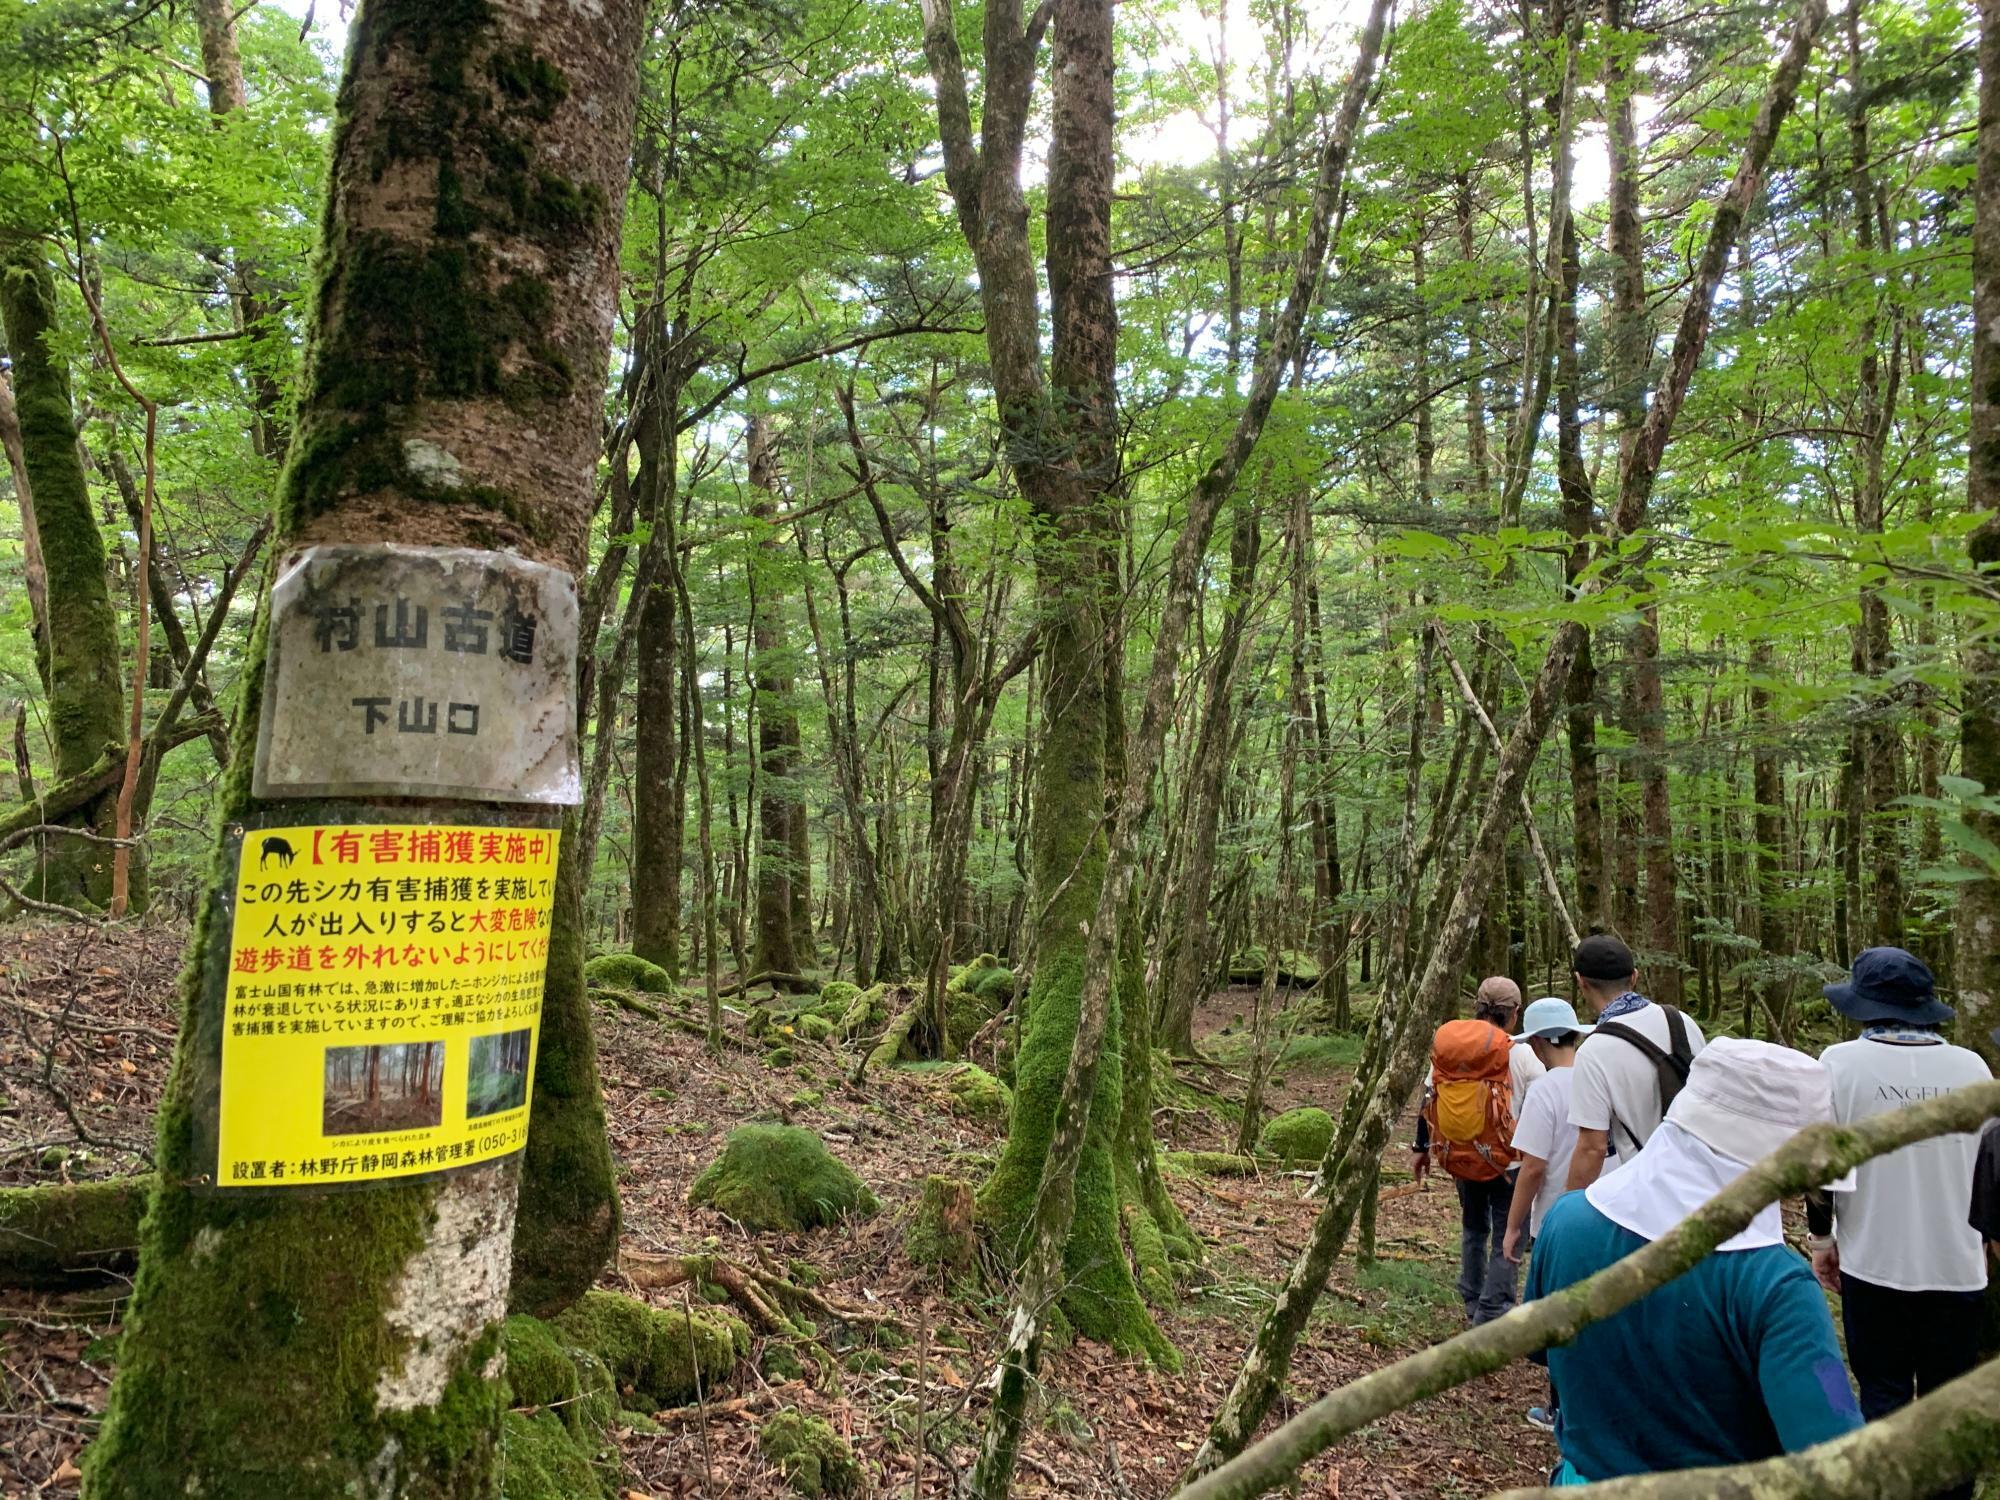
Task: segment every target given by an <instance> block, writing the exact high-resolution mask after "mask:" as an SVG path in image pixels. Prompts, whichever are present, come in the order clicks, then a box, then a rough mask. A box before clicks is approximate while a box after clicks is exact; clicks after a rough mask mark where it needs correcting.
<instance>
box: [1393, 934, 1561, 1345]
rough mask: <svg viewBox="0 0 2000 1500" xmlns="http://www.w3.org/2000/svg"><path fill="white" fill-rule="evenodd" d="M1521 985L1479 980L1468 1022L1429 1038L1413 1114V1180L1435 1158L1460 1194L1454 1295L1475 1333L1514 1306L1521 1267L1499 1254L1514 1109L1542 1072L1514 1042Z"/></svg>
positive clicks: (1499, 978)
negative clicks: (1426, 1072) (1426, 1070)
mask: <svg viewBox="0 0 2000 1500" xmlns="http://www.w3.org/2000/svg"><path fill="white" fill-rule="evenodd" d="M1520 1010H1521V987H1520V986H1519V985H1517V984H1515V983H1514V981H1513V980H1511V979H1508V978H1507V977H1505V976H1504V975H1497V974H1496V975H1494V976H1493V977H1492V978H1489V979H1482V980H1481V981H1480V982H1479V993H1478V998H1477V999H1476V1001H1475V1002H1474V1007H1473V1012H1472V1019H1471V1020H1469V1021H1447V1022H1445V1023H1444V1025H1442V1026H1440V1027H1439V1028H1438V1029H1437V1034H1436V1035H1435V1036H1433V1037H1432V1038H1431V1071H1430V1076H1429V1077H1427V1078H1426V1079H1425V1080H1424V1104H1423V1109H1422V1111H1421V1113H1420V1114H1419V1115H1418V1117H1417V1144H1416V1157H1415V1160H1414V1161H1413V1162H1412V1164H1411V1175H1412V1176H1413V1177H1415V1179H1416V1180H1417V1181H1418V1182H1422V1181H1423V1180H1424V1174H1425V1173H1426V1172H1427V1171H1429V1170H1430V1166H1431V1162H1432V1159H1433V1157H1435V1158H1436V1161H1437V1164H1438V1165H1439V1166H1441V1167H1443V1168H1444V1170H1445V1171H1446V1172H1447V1173H1449V1174H1450V1175H1451V1179H1452V1184H1453V1186H1455V1187H1456V1188H1457V1189H1458V1209H1459V1262H1458V1296H1459V1300H1460V1301H1461V1302H1463V1303H1464V1304H1465V1316H1466V1319H1467V1321H1468V1322H1470V1323H1471V1324H1472V1325H1473V1326H1474V1327H1477V1326H1478V1325H1480V1324H1481V1323H1490V1322H1491V1321H1492V1320H1493V1319H1495V1318H1497V1317H1499V1316H1500V1315H1501V1314H1502V1313H1504V1312H1506V1311H1507V1310H1508V1309H1509V1308H1511V1307H1512V1306H1513V1305H1514V1287H1515V1281H1516V1273H1517V1267H1516V1266H1515V1264H1514V1263H1513V1262H1512V1261H1510V1260H1508V1259H1507V1257H1506V1256H1505V1255H1503V1254H1502V1253H1501V1241H1502V1239H1503V1238H1504V1237H1505V1235H1506V1232H1507V1210H1508V1206H1509V1204H1510V1203H1511V1202H1512V1200H1513V1190H1514V1180H1513V1176H1512V1172H1513V1168H1514V1152H1513V1148H1512V1140H1513V1135H1514V1107H1515V1103H1516V1101H1517V1100H1519V1099H1520V1098H1521V1097H1522V1096H1523V1095H1524V1094H1526V1093H1527V1092H1528V1091H1529V1086H1530V1085H1531V1084H1533V1083H1534V1081H1535V1079H1536V1078H1538V1077H1539V1076H1540V1075H1541V1072H1542V1066H1541V1064H1540V1063H1539V1062H1538V1061H1537V1060H1536V1058H1535V1056H1534V1054H1533V1053H1532V1052H1530V1051H1529V1050H1528V1048H1526V1047H1517V1046H1515V1045H1514V1038H1513V1035H1512V1032H1513V1029H1514V1019H1515V1017H1516V1016H1518V1015H1519V1014H1520Z"/></svg>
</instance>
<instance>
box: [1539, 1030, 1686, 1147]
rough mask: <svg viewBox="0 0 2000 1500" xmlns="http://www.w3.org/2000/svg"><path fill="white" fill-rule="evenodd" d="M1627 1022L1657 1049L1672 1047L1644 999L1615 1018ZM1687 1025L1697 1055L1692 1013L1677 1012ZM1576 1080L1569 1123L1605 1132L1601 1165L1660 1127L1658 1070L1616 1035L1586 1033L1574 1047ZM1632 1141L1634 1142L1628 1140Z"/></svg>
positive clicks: (1585, 1128) (1644, 1056) (1662, 1111)
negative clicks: (1608, 1134)
mask: <svg viewBox="0 0 2000 1500" xmlns="http://www.w3.org/2000/svg"><path fill="white" fill-rule="evenodd" d="M1615 1019H1616V1021H1617V1022H1618V1024H1619V1025H1621V1026H1629V1027H1631V1028H1632V1030H1634V1031H1636V1032H1638V1033H1639V1035H1640V1036H1643V1037H1645V1038H1646V1039H1647V1040H1648V1041H1650V1042H1652V1043H1653V1044H1654V1045H1655V1046H1657V1047H1659V1049H1660V1050H1661V1051H1662V1052H1671V1051H1673V1037H1672V1036H1671V1034H1670V1033H1669V1032H1668V1030H1667V1013H1666V1011H1665V1010H1663V1009H1661V1008H1660V1007H1659V1006H1657V1005H1655V1004H1653V1002H1652V1001H1650V1000H1648V1001H1647V1002H1646V1003H1645V1004H1644V1005H1642V1006H1640V1007H1639V1008H1638V1009H1637V1010H1635V1011H1630V1012H1628V1013H1626V1014H1625V1015H1622V1016H1618V1017H1616V1018H1615ZM1681 1023H1682V1024H1683V1025H1684V1026H1686V1027H1687V1037H1688V1045H1689V1047H1691V1048H1692V1049H1693V1050H1694V1051H1695V1052H1697V1053H1699V1052H1700V1051H1701V1049H1702V1047H1703V1046H1704V1045H1705V1044H1706V1043H1705V1039H1704V1038H1703V1036H1702V1034H1701V1028H1700V1027H1699V1026H1697V1025H1695V1024H1694V1017H1692V1016H1690V1015H1689V1014H1688V1013H1687V1012H1686V1011H1682V1012H1681ZM1572 1071H1574V1072H1575V1074H1576V1081H1575V1082H1574V1083H1573V1084H1572V1085H1571V1088H1570V1107H1569V1122H1570V1124H1572V1125H1574V1126H1576V1127H1577V1128H1578V1129H1580V1130H1603V1131H1608V1132H1609V1133H1610V1140H1609V1142H1608V1143H1607V1146H1606V1156H1605V1164H1604V1169H1605V1170H1606V1171H1607V1172H1608V1171H1610V1170H1611V1169H1612V1167H1613V1166H1614V1165H1615V1163H1613V1162H1612V1160H1611V1153H1614V1152H1615V1153H1616V1154H1617V1157H1618V1161H1619V1162H1621V1163H1622V1162H1626V1161H1630V1160H1631V1159H1632V1158H1633V1157H1634V1156H1636V1155H1638V1154H1639V1153H1638V1149H1637V1147H1638V1146H1643V1145H1645V1144H1646V1142H1647V1141H1648V1140H1649V1139H1651V1137H1652V1134H1653V1132H1654V1131H1655V1130H1658V1129H1659V1128H1660V1116H1661V1115H1662V1114H1663V1113H1664V1112H1665V1111H1664V1110H1663V1109H1662V1108H1661V1106H1660V1070H1659V1069H1658V1068H1657V1067H1656V1066H1654V1063H1653V1060H1652V1058H1650V1057H1648V1056H1647V1055H1646V1054H1645V1053H1643V1052H1641V1051H1640V1050H1639V1049H1638V1048H1637V1047H1635V1046H1633V1045H1632V1044H1631V1043H1630V1042H1628V1041H1625V1040H1624V1039H1623V1038H1621V1037H1615V1036H1599V1035H1597V1034H1596V1033H1595V1032H1592V1033H1591V1034H1590V1035H1589V1036H1587V1037H1585V1038H1584V1039H1583V1045H1582V1046H1580V1047H1578V1048H1577V1049H1576V1067H1575V1068H1574V1069H1573V1070H1572ZM1614 1122H1615V1123H1614ZM1635 1142H1636V1143H1637V1144H1636V1145H1635V1144H1634V1143H1635Z"/></svg>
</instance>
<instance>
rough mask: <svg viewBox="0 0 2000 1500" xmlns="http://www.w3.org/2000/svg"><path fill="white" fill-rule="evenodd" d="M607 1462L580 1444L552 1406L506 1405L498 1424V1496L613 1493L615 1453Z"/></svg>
mask: <svg viewBox="0 0 2000 1500" xmlns="http://www.w3.org/2000/svg"><path fill="white" fill-rule="evenodd" d="M610 1459H611V1462H610V1463H609V1464H608V1465H606V1464H603V1463H601V1462H599V1460H598V1457H597V1455H595V1454H593V1453H592V1452H590V1451H589V1450H587V1449H586V1448H585V1447H584V1446H583V1445H581V1444H579V1443H578V1442H577V1440H576V1437H575V1435H574V1434H573V1433H572V1432H571V1431H570V1430H569V1428H568V1427H566V1426H564V1425H563V1420H562V1418H561V1417H559V1416H557V1415H556V1413H554V1412H552V1411H538V1412H534V1413H532V1414H531V1413H527V1412H518V1411H510V1412H508V1413H507V1414H506V1415H505V1416H504V1417H503V1418H502V1419H501V1424H500V1494H501V1496H502V1500H577V1497H579V1496H592V1495H602V1496H607V1497H608V1496H610V1495H613V1494H615V1493H616V1491H615V1489H614V1488H613V1486H614V1484H615V1483H616V1480H617V1477H618V1467H617V1454H616V1451H615V1450H613V1451H612V1453H611V1454H610Z"/></svg>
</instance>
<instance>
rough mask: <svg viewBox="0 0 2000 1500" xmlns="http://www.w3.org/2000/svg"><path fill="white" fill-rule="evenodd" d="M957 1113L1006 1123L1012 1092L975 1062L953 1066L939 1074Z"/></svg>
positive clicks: (1011, 1104)
mask: <svg viewBox="0 0 2000 1500" xmlns="http://www.w3.org/2000/svg"><path fill="white" fill-rule="evenodd" d="M940 1076H941V1077H942V1078H943V1079H944V1087H945V1092H946V1093H947V1094H949V1095H950V1097H951V1107H952V1109H953V1110H954V1111H955V1112H957V1113H958V1114H962V1115H970V1116H973V1117H974V1118H977V1119H982V1120H994V1121H997V1122H999V1123H1001V1124H1005V1123H1006V1120H1007V1114H1008V1111H1010V1110H1011V1109H1013V1107H1014V1091H1013V1090H1012V1089H1010V1088H1008V1087H1007V1085H1006V1084H1004V1083H1002V1082H1001V1081H1000V1080H999V1079H997V1078H995V1077H994V1076H993V1075H992V1074H991V1073H989V1072H987V1071H986V1070H985V1069H984V1068H982V1067H980V1066H978V1065H977V1064H976V1063H953V1064H952V1065H951V1066H950V1067H949V1068H946V1069H945V1070H944V1071H943V1072H942V1074H941V1075H940Z"/></svg>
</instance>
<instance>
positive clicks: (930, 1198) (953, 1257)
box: [903, 1173, 979, 1274]
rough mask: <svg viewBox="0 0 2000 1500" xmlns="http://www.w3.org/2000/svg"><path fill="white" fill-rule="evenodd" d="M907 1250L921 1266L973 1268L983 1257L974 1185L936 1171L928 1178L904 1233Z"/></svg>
mask: <svg viewBox="0 0 2000 1500" xmlns="http://www.w3.org/2000/svg"><path fill="white" fill-rule="evenodd" d="M903 1250H904V1252H905V1253H906V1254H907V1255H908V1256H909V1257H910V1259H911V1261H913V1262H914V1263H915V1264H917V1265H920V1266H934V1267H936V1268H937V1269H938V1270H940V1271H943V1272H945V1273H947V1274H963V1273H964V1272H967V1271H970V1270H971V1269H972V1268H973V1266H974V1265H976V1264H977V1263H978V1259H979V1238H978V1233H977V1231H976V1229H975V1227H974V1219H973V1199H972V1186H971V1184H970V1183H967V1182H964V1181H962V1180H960V1179H959V1178H956V1177H946V1176H942V1175H939V1174H936V1173H933V1174H932V1175H931V1176H929V1177H926V1178H925V1179H924V1186H923V1192H922V1193H921V1194H920V1195H919V1196H918V1198H917V1211H916V1213H915V1214H913V1215H912V1216H911V1218H910V1227H909V1230H908V1232H907V1233H906V1234H905V1235H904V1236H903Z"/></svg>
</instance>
